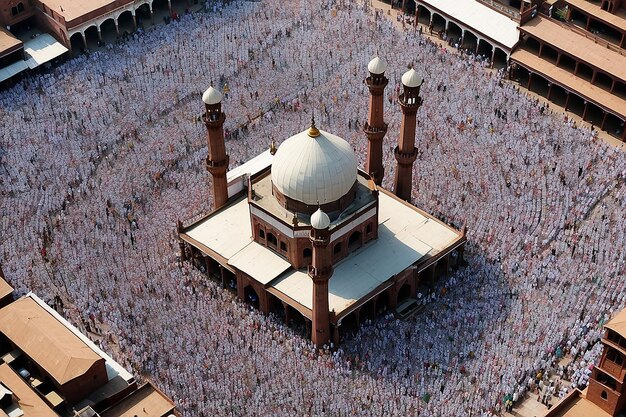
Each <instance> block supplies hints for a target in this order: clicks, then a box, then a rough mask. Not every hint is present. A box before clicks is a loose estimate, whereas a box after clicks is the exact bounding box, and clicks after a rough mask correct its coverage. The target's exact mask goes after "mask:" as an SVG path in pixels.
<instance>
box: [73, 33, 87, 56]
mask: <svg viewBox="0 0 626 417" xmlns="http://www.w3.org/2000/svg"><path fill="white" fill-rule="evenodd" d="M70 47H71V48H72V54H73V55H76V54H77V53H78V52H85V44H84V43H83V35H82V34H81V33H80V32H76V33H74V34H73V35H72V36H70Z"/></svg>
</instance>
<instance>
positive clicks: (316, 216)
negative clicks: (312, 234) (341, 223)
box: [311, 208, 330, 230]
mask: <svg viewBox="0 0 626 417" xmlns="http://www.w3.org/2000/svg"><path fill="white" fill-rule="evenodd" d="M311 226H312V227H313V228H314V229H317V230H324V229H326V228H328V226H330V217H328V214H326V213H324V212H323V211H322V209H321V208H318V209H317V211H316V212H315V213H313V214H312V215H311Z"/></svg>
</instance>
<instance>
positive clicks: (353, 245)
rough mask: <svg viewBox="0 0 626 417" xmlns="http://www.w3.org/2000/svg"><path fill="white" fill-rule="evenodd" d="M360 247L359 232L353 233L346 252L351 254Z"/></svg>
mask: <svg viewBox="0 0 626 417" xmlns="http://www.w3.org/2000/svg"><path fill="white" fill-rule="evenodd" d="M360 247H361V232H359V231H358V230H357V231H354V232H352V234H351V235H350V238H349V239H348V252H352V251H354V250H356V249H358V248H360Z"/></svg>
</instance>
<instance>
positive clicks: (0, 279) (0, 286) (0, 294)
mask: <svg viewBox="0 0 626 417" xmlns="http://www.w3.org/2000/svg"><path fill="white" fill-rule="evenodd" d="M12 292H13V287H12V286H10V285H9V283H8V282H6V281H5V280H4V276H3V275H2V270H0V300H1V299H3V298H4V297H6V296H8V295H10V294H11V293H12Z"/></svg>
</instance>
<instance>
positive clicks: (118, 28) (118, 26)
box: [115, 20, 120, 36]
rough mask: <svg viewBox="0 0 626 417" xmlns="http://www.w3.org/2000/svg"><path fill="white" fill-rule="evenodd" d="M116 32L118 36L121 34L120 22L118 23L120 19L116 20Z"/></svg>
mask: <svg viewBox="0 0 626 417" xmlns="http://www.w3.org/2000/svg"><path fill="white" fill-rule="evenodd" d="M115 34H116V35H117V36H120V24H119V23H118V21H117V20H116V21H115Z"/></svg>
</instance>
